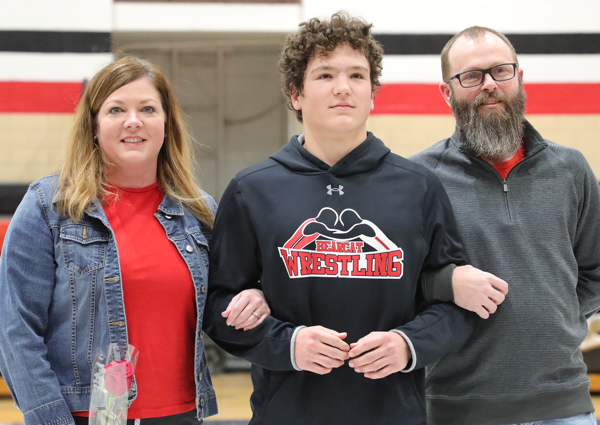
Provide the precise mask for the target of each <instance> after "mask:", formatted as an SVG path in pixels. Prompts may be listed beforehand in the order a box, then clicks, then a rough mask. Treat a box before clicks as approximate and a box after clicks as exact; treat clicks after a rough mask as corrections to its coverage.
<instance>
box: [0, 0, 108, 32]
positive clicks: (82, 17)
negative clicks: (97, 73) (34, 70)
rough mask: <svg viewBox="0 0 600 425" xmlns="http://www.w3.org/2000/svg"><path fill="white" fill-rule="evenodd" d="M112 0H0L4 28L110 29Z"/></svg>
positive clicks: (33, 29)
mask: <svg viewBox="0 0 600 425" xmlns="http://www.w3.org/2000/svg"><path fill="white" fill-rule="evenodd" d="M112 7H113V0H0V29H2V30H5V31H11V30H12V31H89V32H95V31H97V32H110V31H111V30H112Z"/></svg>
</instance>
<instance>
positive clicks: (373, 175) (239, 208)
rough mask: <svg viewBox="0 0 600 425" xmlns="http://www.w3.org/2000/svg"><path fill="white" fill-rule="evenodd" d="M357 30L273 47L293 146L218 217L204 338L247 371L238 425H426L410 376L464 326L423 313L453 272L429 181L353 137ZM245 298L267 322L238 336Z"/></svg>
mask: <svg viewBox="0 0 600 425" xmlns="http://www.w3.org/2000/svg"><path fill="white" fill-rule="evenodd" d="M370 29H371V25H368V24H366V23H364V22H363V21H361V20H359V19H356V18H351V17H348V16H347V15H345V14H342V13H337V14H334V15H333V16H332V17H331V19H330V20H329V21H321V20H319V19H312V20H310V21H308V22H306V23H303V24H301V28H300V31H299V32H298V33H296V34H293V35H291V36H289V37H288V38H287V40H286V42H285V45H284V48H283V51H282V56H281V59H280V64H279V65H280V71H281V74H282V86H283V89H284V93H285V94H286V95H287V96H288V98H289V100H290V104H291V107H292V108H293V109H294V110H295V111H296V114H297V117H298V119H299V120H300V121H301V122H303V123H304V131H305V132H304V134H303V135H301V136H294V137H292V139H291V140H290V142H289V144H288V145H287V146H285V147H283V148H282V149H281V150H280V151H279V152H277V153H275V154H274V155H272V156H271V157H270V158H269V159H267V160H266V161H264V162H262V163H260V164H258V165H255V166H253V167H250V168H248V169H246V170H244V171H242V172H240V173H238V174H237V175H236V177H235V178H234V179H233V180H232V181H231V183H230V185H229V187H228V188H227V190H226V191H225V193H224V195H223V198H222V201H221V206H220V207H219V212H218V214H217V217H216V222H215V227H214V233H213V237H212V242H211V275H210V283H209V301H208V306H207V308H206V318H205V320H206V322H205V323H206V325H205V330H206V331H207V333H208V334H209V335H210V336H211V337H212V338H213V339H214V340H215V341H216V342H217V343H218V344H219V345H221V346H222V347H223V348H225V349H226V350H228V351H229V352H231V353H233V354H235V355H237V356H240V357H243V358H245V359H247V360H249V361H251V362H252V363H253V367H252V381H253V385H254V393H253V394H252V397H251V405H252V410H253V417H252V420H251V422H250V423H251V424H273V425H281V424H286V425H294V424H311V425H319V424H323V425H325V424H327V425H331V424H349V423H352V424H370V425H374V424H375V425H376V424H386V425H388V424H393V423H396V424H397V423H402V424H405V425H412V424H415V425H416V424H424V423H425V421H426V417H425V401H424V400H425V399H424V396H425V394H424V371H423V367H424V366H425V365H427V364H430V363H432V362H435V361H436V360H438V359H439V358H440V357H441V356H442V355H444V354H445V353H446V352H448V351H449V350H450V349H451V348H452V347H453V346H454V345H457V344H458V343H459V342H460V341H461V339H463V338H464V337H465V336H466V334H467V333H468V332H469V331H470V328H471V325H472V323H473V320H474V317H475V315H474V314H473V313H469V312H467V311H466V310H462V309H460V308H458V307H457V306H455V305H453V304H446V303H440V304H435V305H433V306H430V307H427V308H424V309H423V308H422V307H421V306H422V303H421V301H422V295H421V293H420V290H419V285H418V280H419V275H420V274H421V271H422V270H424V269H426V270H428V269H434V270H435V269H439V268H441V267H445V266H447V265H448V264H457V265H461V264H464V263H465V261H464V256H463V252H462V247H461V245H460V241H459V238H458V235H457V229H456V226H455V223H454V218H453V215H452V209H451V207H450V203H449V201H448V198H447V196H446V194H445V192H444V190H443V188H442V186H441V184H440V182H439V181H438V179H437V178H436V177H435V176H434V174H433V173H432V172H430V171H428V170H427V169H426V168H425V167H423V166H420V165H417V164H414V163H412V162H410V161H407V160H405V159H403V158H401V157H399V156H397V155H394V154H392V153H390V150H389V149H388V148H387V147H386V146H385V145H384V144H383V142H381V140H379V139H377V138H376V137H375V136H374V135H373V134H371V133H367V129H366V122H367V118H368V116H369V113H370V111H371V109H372V108H373V100H374V97H375V92H376V90H377V88H379V87H380V83H379V80H378V78H379V75H380V73H381V59H382V49H381V46H380V45H379V44H378V43H377V42H376V41H375V40H374V39H373V37H372V35H371V32H370ZM253 287H256V288H262V290H263V291H264V294H265V297H266V299H267V302H268V303H269V306H270V308H271V310H272V314H273V316H272V317H268V318H267V319H266V320H265V321H264V322H263V323H262V324H261V325H260V326H258V327H257V328H255V329H253V330H251V331H248V332H243V333H242V332H239V331H236V330H235V329H233V328H231V327H228V326H227V322H226V320H225V318H224V317H223V316H222V314H221V312H223V311H224V310H225V308H226V306H227V304H228V303H229V301H230V300H231V299H232V297H233V296H235V295H236V294H237V293H239V292H240V291H242V290H243V289H246V288H253ZM236 314H237V313H235V312H233V311H230V310H227V311H226V312H225V313H224V315H225V316H228V321H230V320H232V317H234V316H235V315H236ZM255 316H257V317H256V319H254V320H258V319H259V317H258V316H260V315H259V314H256V315H255ZM248 324H251V322H248ZM242 326H243V325H242Z"/></svg>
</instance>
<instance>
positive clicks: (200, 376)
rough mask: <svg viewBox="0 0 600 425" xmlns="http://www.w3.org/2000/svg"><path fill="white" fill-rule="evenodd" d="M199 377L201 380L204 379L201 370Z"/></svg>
mask: <svg viewBox="0 0 600 425" xmlns="http://www.w3.org/2000/svg"><path fill="white" fill-rule="evenodd" d="M198 379H199V380H200V381H202V372H200V373H199V374H198Z"/></svg>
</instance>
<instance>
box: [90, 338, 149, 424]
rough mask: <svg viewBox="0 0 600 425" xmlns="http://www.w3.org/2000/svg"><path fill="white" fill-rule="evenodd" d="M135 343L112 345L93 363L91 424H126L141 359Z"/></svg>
mask: <svg viewBox="0 0 600 425" xmlns="http://www.w3.org/2000/svg"><path fill="white" fill-rule="evenodd" d="M138 353H139V352H138V350H137V348H135V347H134V346H133V345H127V344H114V343H113V344H110V345H109V346H108V349H107V350H106V352H101V353H99V354H97V355H96V357H95V359H94V363H93V365H92V396H91V399H90V421H89V424H90V425H126V424H127V408H128V406H129V401H128V397H129V389H130V388H131V383H132V381H133V371H134V370H135V365H136V363H137V358H138Z"/></svg>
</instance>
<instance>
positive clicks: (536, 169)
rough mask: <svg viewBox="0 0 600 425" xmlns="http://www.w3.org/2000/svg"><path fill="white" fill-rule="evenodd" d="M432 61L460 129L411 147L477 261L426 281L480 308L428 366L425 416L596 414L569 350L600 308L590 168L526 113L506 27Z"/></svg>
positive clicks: (566, 419)
mask: <svg viewBox="0 0 600 425" xmlns="http://www.w3.org/2000/svg"><path fill="white" fill-rule="evenodd" d="M442 72H443V79H444V82H443V83H441V84H440V90H441V92H442V95H443V96H444V98H445V99H446V102H447V103H448V104H449V105H450V106H451V107H452V111H453V113H454V116H455V118H456V132H455V133H454V134H453V135H452V137H450V138H448V139H446V140H443V141H441V142H439V143H437V144H435V145H434V146H432V147H431V148H429V149H427V150H425V151H424V152H421V153H419V154H417V155H416V156H413V157H412V158H411V159H412V160H414V161H416V162H418V163H421V164H423V165H425V166H427V167H429V168H430V169H431V170H433V171H434V172H435V174H436V175H437V176H438V177H439V178H440V180H441V181H442V183H443V185H444V188H445V189H446V191H447V192H448V196H449V197H450V201H451V203H452V207H453V209H454V212H455V215H456V221H457V224H458V228H459V232H460V234H461V236H462V240H463V242H464V244H465V248H466V252H467V255H468V258H469V261H470V264H471V265H472V266H474V267H472V266H462V267H456V268H454V267H448V268H446V269H445V270H444V271H442V272H441V273H437V274H430V275H425V276H424V278H423V284H424V286H425V291H426V293H427V294H429V297H430V299H436V300H438V301H449V300H453V301H454V302H455V303H456V304H457V305H459V306H461V307H463V308H466V309H469V310H472V311H475V312H477V313H478V314H479V315H480V316H481V317H483V318H487V320H480V321H479V322H478V323H477V324H476V327H475V329H474V331H473V332H472V334H471V336H470V338H469V339H468V340H467V341H466V342H465V343H464V344H462V346H461V348H460V349H459V350H458V351H455V352H452V353H450V354H448V355H447V356H445V357H444V358H442V359H441V360H440V361H439V362H437V363H435V364H434V365H433V366H431V367H430V368H429V369H428V375H427V407H428V415H429V418H428V424H433V425H449V424H460V425H507V424H525V423H535V424H536V425H537V424H544V425H550V424H552V425H558V424H561V425H566V424H569V425H583V424H586V425H587V424H589V425H596V419H595V418H594V414H593V413H592V412H593V411H594V407H593V405H592V401H591V398H590V395H589V379H588V378H587V376H586V366H585V364H584V362H583V358H582V354H581V351H580V350H579V346H580V345H581V342H582V341H583V340H584V338H585V336H586V333H587V326H586V318H587V317H589V316H590V315H592V314H594V313H595V312H596V311H598V310H599V309H600V243H599V242H600V240H599V236H600V193H599V192H600V191H599V187H598V182H597V180H596V177H595V176H594V174H593V172H592V170H591V169H590V167H589V165H588V163H587V162H586V160H585V158H584V157H583V155H582V154H581V153H580V152H578V151H576V150H575V149H571V148H568V147H565V146H560V145H557V144H555V143H552V142H550V141H548V140H546V139H544V138H543V137H542V136H541V135H540V134H539V133H538V132H537V131H536V130H535V129H534V128H533V126H532V125H531V124H530V123H529V122H528V121H527V120H526V119H525V92H524V90H523V86H522V79H523V69H521V68H520V67H519V62H518V59H517V55H516V52H515V50H514V48H513V46H512V45H511V43H510V41H509V40H508V39H507V38H506V37H505V36H504V35H502V34H500V33H498V32H496V31H494V30H491V29H489V28H482V27H472V28H468V29H466V30H464V31H462V32H461V33H459V34H457V35H456V36H455V37H454V38H452V39H451V40H450V41H449V42H448V44H447V45H446V47H445V48H444V50H443V51H442ZM475 267H476V268H475ZM482 270H485V271H486V272H489V273H488V274H486V273H485V272H483V271H482ZM507 284H508V286H509V287H510V293H508V288H507V286H506V285H507ZM436 285H437V286H436ZM439 285H441V286H439ZM440 288H442V290H440ZM492 313H493V314H492Z"/></svg>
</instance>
